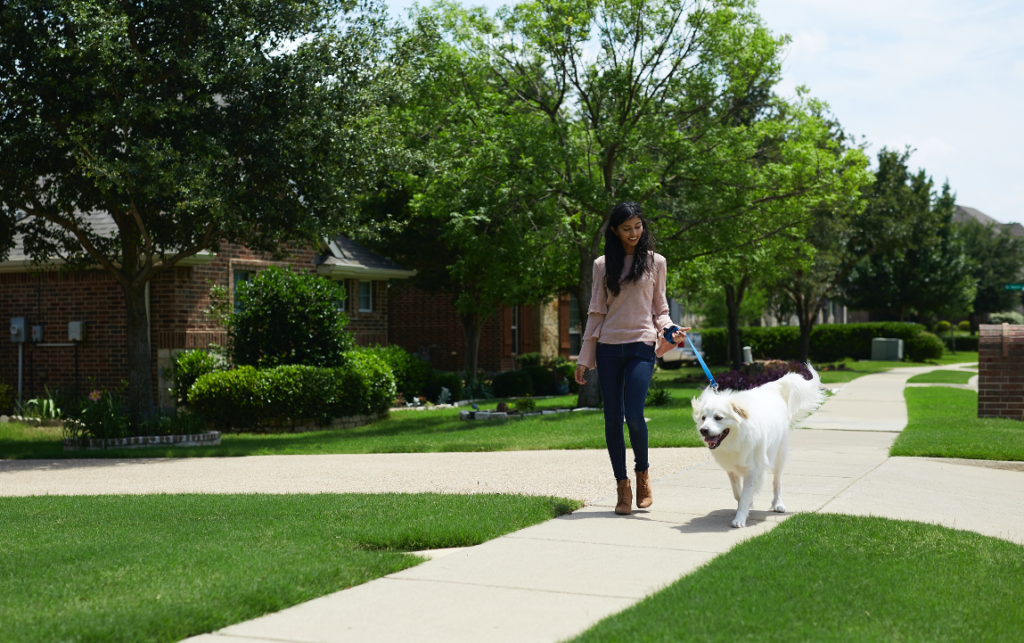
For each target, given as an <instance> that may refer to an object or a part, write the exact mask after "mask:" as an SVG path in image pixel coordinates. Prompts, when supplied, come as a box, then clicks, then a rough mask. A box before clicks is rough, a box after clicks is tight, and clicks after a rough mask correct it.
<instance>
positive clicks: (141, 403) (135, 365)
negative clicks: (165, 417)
mask: <svg viewBox="0 0 1024 643" xmlns="http://www.w3.org/2000/svg"><path fill="white" fill-rule="evenodd" d="M123 292H124V300H125V308H126V309H127V313H128V328H127V331H128V417H129V418H130V420H131V425H132V430H133V431H137V430H138V427H139V423H140V422H141V421H142V420H144V419H146V418H148V417H150V416H151V415H152V414H153V373H152V367H153V359H152V353H151V352H150V337H149V315H148V313H147V311H146V286H145V285H144V284H143V285H141V286H136V287H135V288H131V287H128V288H124V289H123Z"/></svg>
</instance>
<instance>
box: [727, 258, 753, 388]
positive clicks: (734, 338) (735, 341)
mask: <svg viewBox="0 0 1024 643" xmlns="http://www.w3.org/2000/svg"><path fill="white" fill-rule="evenodd" d="M749 281H750V277H749V275H743V278H742V279H740V282H739V284H731V283H728V284H725V310H726V316H727V317H728V320H727V322H726V324H727V326H728V335H729V338H728V345H727V346H728V348H727V350H726V359H727V360H728V361H730V362H731V363H732V369H733V370H734V371H738V370H740V369H741V368H743V345H742V342H741V341H740V304H742V303H743V295H744V294H745V293H746V290H747V284H748V283H749Z"/></svg>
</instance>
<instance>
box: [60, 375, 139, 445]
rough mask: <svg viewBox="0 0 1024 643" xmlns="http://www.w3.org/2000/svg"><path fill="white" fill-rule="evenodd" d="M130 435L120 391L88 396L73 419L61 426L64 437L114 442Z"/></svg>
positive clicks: (120, 389) (118, 389) (100, 391)
mask: <svg viewBox="0 0 1024 643" xmlns="http://www.w3.org/2000/svg"><path fill="white" fill-rule="evenodd" d="M130 435H131V422H130V421H129V417H128V409H127V406H126V405H125V399H124V388H123V387H121V388H117V389H113V390H108V389H103V388H100V389H95V390H93V391H92V392H91V393H89V397H88V398H87V399H86V400H85V402H84V403H83V405H82V408H81V410H80V412H79V415H78V417H77V418H75V419H73V420H70V421H67V422H65V423H64V437H65V438H70V439H79V438H95V439H99V440H115V439H119V438H126V437H128V436H130Z"/></svg>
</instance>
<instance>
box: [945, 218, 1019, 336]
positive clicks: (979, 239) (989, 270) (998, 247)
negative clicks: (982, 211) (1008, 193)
mask: <svg viewBox="0 0 1024 643" xmlns="http://www.w3.org/2000/svg"><path fill="white" fill-rule="evenodd" d="M954 225H955V226H957V227H959V236H960V238H961V239H962V240H963V243H964V250H965V252H966V253H967V256H968V257H969V258H970V261H971V274H972V275H973V277H974V278H975V279H976V280H977V292H976V294H975V296H974V304H973V306H974V315H973V316H972V321H973V322H974V323H975V324H976V323H977V321H978V319H979V318H980V316H981V315H984V314H986V313H998V312H1002V311H1004V310H1012V309H1014V308H1016V307H1017V306H1019V305H1020V303H1021V293H1020V291H1016V290H1007V289H1006V286H1007V284H1017V283H1020V282H1021V279H1022V278H1024V238H1022V237H1018V236H1015V235H1014V234H1013V232H1012V230H1011V227H1010V226H1009V225H1005V226H997V225H996V224H989V225H985V224H983V223H981V222H980V221H976V220H974V219H971V220H969V221H967V222H965V223H962V224H954Z"/></svg>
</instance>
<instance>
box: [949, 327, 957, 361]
mask: <svg viewBox="0 0 1024 643" xmlns="http://www.w3.org/2000/svg"><path fill="white" fill-rule="evenodd" d="M954 328H956V325H955V324H950V325H949V350H950V352H952V353H953V354H954V355H956V333H954V332H953V329H954Z"/></svg>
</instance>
